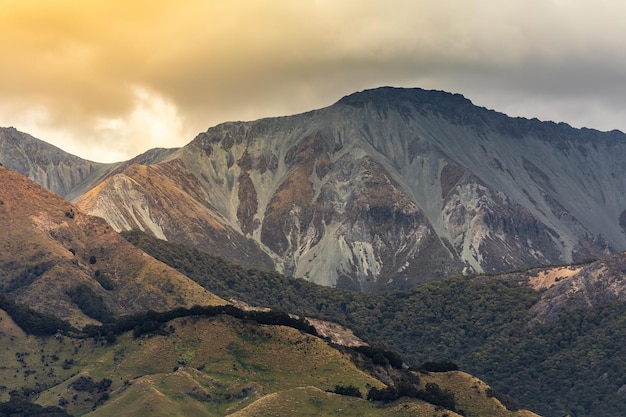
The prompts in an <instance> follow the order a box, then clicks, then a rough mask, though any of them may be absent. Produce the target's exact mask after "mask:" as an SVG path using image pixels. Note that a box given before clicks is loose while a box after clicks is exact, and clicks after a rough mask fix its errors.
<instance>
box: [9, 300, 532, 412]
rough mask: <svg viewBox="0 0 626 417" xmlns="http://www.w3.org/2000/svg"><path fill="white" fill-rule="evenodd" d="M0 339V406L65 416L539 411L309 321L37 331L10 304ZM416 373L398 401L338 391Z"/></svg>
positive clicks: (220, 320) (382, 386)
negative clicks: (410, 367)
mask: <svg viewBox="0 0 626 417" xmlns="http://www.w3.org/2000/svg"><path fill="white" fill-rule="evenodd" d="M0 340H1V341H2V346H3V349H2V350H1V351H0V361H1V363H2V364H3V366H1V367H0V402H2V403H1V404H0V410H2V407H4V406H6V405H7V404H9V403H8V400H9V399H11V400H12V401H13V402H15V399H16V398H21V399H22V400H23V401H28V404H29V406H30V407H36V406H40V409H41V410H44V409H54V410H56V411H57V412H58V413H67V414H52V413H51V414H42V415H59V416H61V415H74V416H110V415H133V416H188V415H194V416H225V415H235V416H270V415H271V416H293V415H302V416H307V415H310V416H314V415H315V416H317V415H328V416H333V415H336V416H381V417H382V416H390V417H393V416H405V415H416V413H419V414H418V415H428V416H434V417H444V416H448V417H452V416H460V415H465V416H483V417H485V416H486V417H489V416H493V417H512V416H524V417H526V416H534V415H535V414H532V413H530V412H526V411H508V410H507V409H506V408H505V407H504V406H503V405H502V403H501V402H500V401H498V400H496V399H494V398H493V397H490V395H489V392H488V391H487V390H488V389H489V387H488V386H487V385H486V384H484V383H482V382H480V381H478V380H476V379H475V378H472V377H471V376H469V375H467V374H463V373H461V372H458V371H455V372H443V373H427V372H418V371H407V370H403V369H395V368H393V367H391V366H389V365H388V364H378V363H377V362H376V360H372V359H369V358H368V357H367V356H364V355H362V354H359V353H358V352H356V351H354V350H351V349H349V348H341V349H337V348H335V347H333V346H331V345H329V343H328V342H327V341H325V340H323V339H320V338H319V337H316V336H314V335H311V334H308V333H306V332H303V331H301V330H297V329H294V328H292V327H287V326H277V325H261V324H259V323H257V322H255V321H254V320H244V319H240V318H235V317H233V316H231V315H230V314H219V315H214V316H203V315H190V316H186V317H179V318H176V319H173V320H169V321H166V322H163V323H162V324H161V326H159V327H158V329H157V330H156V331H151V332H147V333H144V334H141V335H138V334H137V333H136V332H132V331H129V332H124V333H121V334H119V335H117V337H115V338H113V339H110V340H108V341H107V340H105V339H104V338H102V337H95V338H94V337H91V338H90V337H85V336H84V335H83V336H81V337H80V338H79V337H70V336H67V335H61V334H56V335H54V336H47V337H42V336H33V335H29V334H27V333H25V332H24V331H23V330H22V329H21V328H20V327H19V326H17V325H16V324H15V322H14V321H13V320H12V318H11V317H10V316H9V315H8V314H6V312H5V311H4V310H0ZM357 364H358V366H357ZM444 375H449V376H448V377H447V379H446V377H445V376H444ZM405 380H407V381H408V380H410V381H411V385H410V387H412V388H411V389H412V390H413V391H414V392H413V393H414V394H417V395H412V394H411V395H409V394H407V395H408V396H406V395H405V396H402V397H401V398H399V399H396V400H393V401H391V402H382V401H373V400H368V399H366V398H361V397H356V396H349V395H340V394H337V393H335V392H333V391H337V392H339V391H338V387H351V388H352V389H353V390H358V391H360V392H361V393H363V394H365V393H368V392H371V391H372V390H379V392H383V391H385V390H390V389H391V390H393V389H395V388H393V387H396V388H397V389H400V388H399V387H401V386H402V385H401V384H405V386H406V385H407V383H405V382H403V381H405ZM451 381H452V382H451ZM434 384H437V385H436V389H435V390H436V391H437V393H439V394H440V395H441V393H446V394H445V395H447V397H446V398H452V399H453V400H454V398H459V400H460V401H459V405H462V406H463V407H464V408H463V409H461V408H458V407H456V408H455V409H456V410H457V412H454V411H452V410H448V409H446V408H444V407H442V406H440V405H436V404H433V403H431V402H426V401H423V400H420V399H418V397H419V396H420V395H423V393H427V392H432V391H433V387H435V385H434ZM439 384H441V388H440V387H439ZM390 387H391V388H390ZM429 387H430V388H429ZM406 392H407V393H408V391H406ZM420 393H422V394H420ZM412 397H414V398H412ZM429 398H430V397H429ZM432 398H433V401H434V402H435V403H437V397H436V396H435V397H432ZM31 402H32V403H35V405H33V404H32V403H31ZM474 404H476V408H474ZM7 415H11V414H8V413H7Z"/></svg>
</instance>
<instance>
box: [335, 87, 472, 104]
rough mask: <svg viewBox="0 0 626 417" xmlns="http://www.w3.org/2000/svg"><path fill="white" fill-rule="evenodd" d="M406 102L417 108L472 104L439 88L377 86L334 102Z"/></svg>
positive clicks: (462, 97)
mask: <svg viewBox="0 0 626 417" xmlns="http://www.w3.org/2000/svg"><path fill="white" fill-rule="evenodd" d="M408 103H410V104H412V105H414V106H416V107H418V108H419V107H422V106H425V105H429V104H430V105H435V106H437V107H443V106H455V107H458V106H462V107H467V106H473V104H472V102H471V101H470V100H468V99H467V98H465V97H464V96H463V95H462V94H454V93H448V92H445V91H441V90H424V89H422V88H401V87H379V88H373V89H368V90H363V91H359V92H356V93H353V94H349V95H347V96H345V97H343V98H341V99H340V100H339V101H338V102H337V103H336V104H343V105H348V106H355V107H361V106H363V105H365V104H372V105H375V106H389V107H396V106H398V105H406V104H408Z"/></svg>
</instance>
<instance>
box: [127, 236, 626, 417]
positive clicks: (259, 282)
mask: <svg viewBox="0 0 626 417" xmlns="http://www.w3.org/2000/svg"><path fill="white" fill-rule="evenodd" d="M125 237H126V238H127V239H129V240H130V241H131V242H132V243H134V244H136V245H138V246H139V247H141V248H142V249H144V250H145V251H147V252H148V253H150V254H151V255H153V256H154V257H156V258H157V259H159V260H161V261H163V262H165V263H167V264H169V265H171V266H173V267H174V268H176V269H178V270H179V271H181V272H184V273H185V274H186V275H187V276H189V277H190V278H192V279H194V280H195V281H196V282H198V283H199V284H200V285H202V286H204V287H205V288H207V289H209V290H210V291H213V292H214V293H216V294H217V295H219V296H221V297H223V298H230V297H234V298H238V299H241V300H243V301H245V302H247V303H250V304H253V305H260V306H269V307H273V308H280V309H284V310H286V311H295V312H298V313H301V314H306V315H311V316H317V317H322V318H326V319H332V320H335V321H338V322H340V323H342V324H345V325H347V326H349V327H350V328H352V329H354V330H355V332H356V333H357V335H358V336H360V337H362V338H364V339H366V340H368V341H370V342H374V343H382V342H384V343H386V344H387V345H388V346H389V347H392V348H394V349H397V350H398V351H400V352H401V353H402V354H403V355H404V357H405V358H406V359H407V360H408V361H409V362H411V364H413V365H417V364H420V363H422V362H425V361H428V360H449V361H454V362H456V363H458V364H459V366H460V367H461V368H462V369H463V370H465V371H468V372H470V373H472V374H473V375H476V376H478V377H479V378H481V379H483V380H485V381H487V382H488V383H490V384H491V385H493V386H494V387H495V388H496V389H497V390H498V391H500V392H503V393H505V394H508V395H510V396H511V397H514V398H516V399H517V400H519V402H520V403H521V405H522V406H523V407H525V408H529V409H532V410H534V411H537V412H539V413H540V414H542V415H545V416H558V417H560V416H562V415H563V414H565V413H567V412H569V413H571V414H572V415H576V416H578V417H582V416H589V417H592V416H593V417H602V416H606V417H611V416H616V415H626V402H625V398H626V397H625V395H626V394H624V392H625V391H626V379H624V375H626V347H625V346H624V344H623V343H620V341H621V340H623V339H624V337H626V330H624V329H626V304H624V303H621V302H608V303H605V304H601V305H598V306H596V307H594V308H593V309H574V310H570V311H568V312H566V313H564V314H561V315H560V316H559V317H558V318H557V319H555V320H554V321H552V322H550V323H547V324H539V323H535V324H531V315H530V313H529V310H530V308H531V307H532V306H533V305H535V304H536V303H537V302H538V301H539V300H540V298H541V295H542V293H541V292H540V291H536V290H534V289H532V287H530V286H529V285H527V280H526V279H522V275H510V276H509V277H508V278H506V279H504V278H501V277H475V278H472V279H468V278H451V279H447V280H444V281H441V282H437V283H430V284H427V285H423V286H420V287H417V288H414V289H412V290H409V291H403V292H391V293H384V294H367V293H357V292H350V291H341V290H337V289H330V288H326V287H320V286H317V285H314V284H311V283H309V282H306V281H304V280H299V279H291V278H286V277H283V276H281V275H279V274H277V273H266V272H259V271H255V270H246V269H243V268H240V267H238V266H235V265H231V264H228V263H226V262H224V261H222V260H220V259H219V258H215V257H211V256H209V255H207V254H204V253H201V252H198V251H195V250H190V249H188V248H186V247H184V246H180V245H173V244H170V243H167V242H164V241H159V240H156V239H153V238H150V237H147V236H145V235H142V234H139V233H135V232H129V233H126V234H125Z"/></svg>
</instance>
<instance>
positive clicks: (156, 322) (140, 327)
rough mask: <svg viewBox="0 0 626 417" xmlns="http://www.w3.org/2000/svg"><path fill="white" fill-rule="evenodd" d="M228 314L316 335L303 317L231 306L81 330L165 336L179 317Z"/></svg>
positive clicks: (121, 320)
mask: <svg viewBox="0 0 626 417" xmlns="http://www.w3.org/2000/svg"><path fill="white" fill-rule="evenodd" d="M218 315H228V316H231V317H234V318H237V319H240V320H247V321H252V322H255V323H258V324H268V325H276V326H287V327H292V328H294V329H297V330H301V331H303V332H305V333H309V334H312V335H315V336H317V335H318V334H317V331H316V330H315V328H314V327H313V326H311V325H310V324H309V323H308V322H307V321H306V320H305V319H304V318H299V317H294V316H292V315H290V314H287V313H285V312H282V311H273V310H272V311H245V310H242V309H239V308H237V307H235V306H233V305H220V306H194V307H192V308H177V309H175V310H171V311H165V312H155V311H148V312H146V313H139V314H133V315H130V316H122V317H120V318H118V319H117V320H115V321H114V322H112V323H107V324H103V325H101V326H95V325H89V326H86V327H85V329H84V331H85V334H86V335H87V336H88V337H110V335H120V334H122V333H125V332H128V331H132V332H133V336H134V337H135V338H137V337H140V336H142V335H144V334H150V333H161V334H167V333H166V330H165V329H164V324H165V323H167V322H169V321H171V320H174V319H176V318H181V317H190V316H202V317H215V316H218Z"/></svg>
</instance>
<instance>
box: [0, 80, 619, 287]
mask: <svg viewBox="0 0 626 417" xmlns="http://www.w3.org/2000/svg"><path fill="white" fill-rule="evenodd" d="M625 155H626V135H624V134H623V133H621V132H619V131H613V132H599V131H595V130H591V129H575V128H572V127H570V126H569V125H566V124H562V123H559V124H557V123H553V122H541V121H538V120H536V119H533V120H528V119H523V118H511V117H508V116H506V115H504V114H502V113H498V112H496V111H492V110H487V109H485V108H481V107H477V106H475V105H473V104H472V103H471V102H470V101H469V100H468V99H466V98H464V97H463V96H461V95H458V94H450V93H445V92H440V91H426V90H421V89H398V88H389V87H386V88H379V89H374V90H366V91H363V92H359V93H355V94H352V95H349V96H346V97H344V98H342V99H341V100H339V101H338V102H337V103H335V104H333V105H332V106H329V107H327V108H323V109H319V110H315V111H310V112H307V113H304V114H299V115H294V116H288V117H278V118H269V119H262V120H258V121H254V122H231V123H224V124H221V125H218V126H215V127H212V128H210V129H208V130H207V131H206V132H204V133H200V134H199V135H198V136H197V137H196V138H195V139H193V140H192V141H191V142H190V143H189V144H188V145H186V146H184V147H182V148H179V149H154V150H151V151H148V152H146V153H145V154H143V155H140V156H137V157H136V158H134V159H132V160H130V161H126V162H121V163H117V164H98V163H94V162H90V161H85V160H82V159H80V158H77V157H75V156H71V155H69V154H66V153H65V152H63V151H61V150H59V149H57V148H54V147H51V146H50V145H48V144H45V143H44V142H41V141H39V140H37V139H34V138H32V137H31V136H29V135H27V134H25V133H21V132H18V131H16V130H15V129H12V128H6V129H2V130H0V163H2V164H4V165H5V166H7V167H9V168H11V169H14V170H16V171H18V172H21V173H22V174H24V175H26V176H28V177H29V178H31V179H33V180H34V181H36V182H38V183H39V184H41V185H43V186H44V187H47V188H49V189H50V190H52V191H54V192H55V193H57V194H59V195H60V196H62V197H64V198H66V199H67V200H69V201H73V202H75V203H76V205H77V207H79V208H80V209H81V210H82V211H83V212H85V213H88V214H91V215H94V216H98V217H101V218H103V219H105V220H106V222H107V223H108V224H109V225H110V226H111V227H112V228H113V229H114V230H116V231H122V230H130V229H140V230H143V231H146V232H147V233H150V234H152V235H154V236H156V237H159V238H161V239H167V240H169V241H172V242H178V243H185V244H188V245H192V246H194V247H196V248H198V249H200V250H203V251H206V252H210V253H214V254H217V255H219V256H223V257H224V258H226V259H228V260H231V261H234V262H237V263H239V264H242V265H244V266H247V267H253V268H259V269H262V270H273V269H275V270H278V271H280V272H282V273H285V274H287V275H293V276H295V277H302V278H305V279H308V280H310V281H313V282H315V283H319V284H322V285H327V286H332V287H341V288H350V289H359V290H366V291H379V290H386V289H402V288H410V287H413V286H414V285H416V284H418V283H420V282H425V281H431V280H437V279H441V278H443V277H446V276H449V275H454V274H460V273H465V274H468V273H484V272H488V273H498V272H503V271H509V270H515V269H523V268H528V267H532V266H537V265H548V264H564V263H569V262H573V261H574V262H575V261H581V260H584V259H587V258H592V257H598V256H603V255H607V254H609V253H616V252H619V251H622V250H624V249H626V234H625V229H626V195H625V190H626V175H624V174H625V173H624V164H623V160H624V156H625Z"/></svg>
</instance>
